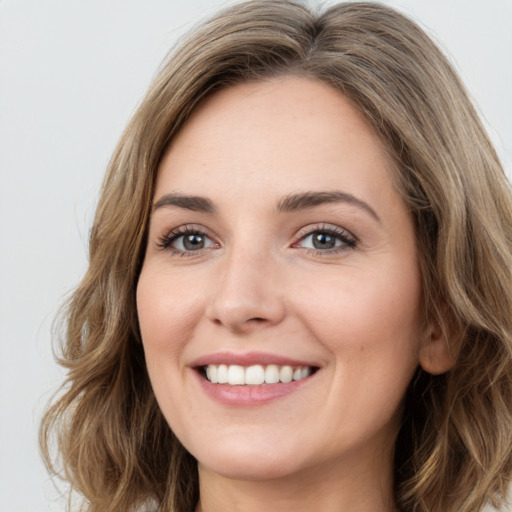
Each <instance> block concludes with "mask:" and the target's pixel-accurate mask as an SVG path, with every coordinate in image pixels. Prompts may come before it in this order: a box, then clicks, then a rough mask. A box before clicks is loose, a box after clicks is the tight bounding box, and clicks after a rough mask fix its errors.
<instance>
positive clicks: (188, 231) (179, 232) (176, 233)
mask: <svg viewBox="0 0 512 512" xmlns="http://www.w3.org/2000/svg"><path fill="white" fill-rule="evenodd" d="M186 235H197V236H202V237H204V238H208V239H210V237H209V236H208V235H207V234H206V233H205V232H204V231H203V230H201V229H199V228H196V227H194V226H190V225H185V226H180V227H178V228H176V229H173V230H172V231H171V232H170V233H169V234H167V235H165V236H163V237H161V238H160V239H159V241H158V247H160V249H162V250H167V251H170V252H171V253H172V254H176V255H179V256H184V257H187V256H196V255H197V254H199V253H202V252H203V251H204V250H206V249H207V248H206V249H205V248H203V249H198V250H196V251H182V250H180V249H175V248H174V247H172V244H173V243H174V242H175V241H176V240H178V239H179V238H181V237H184V236H186Z"/></svg>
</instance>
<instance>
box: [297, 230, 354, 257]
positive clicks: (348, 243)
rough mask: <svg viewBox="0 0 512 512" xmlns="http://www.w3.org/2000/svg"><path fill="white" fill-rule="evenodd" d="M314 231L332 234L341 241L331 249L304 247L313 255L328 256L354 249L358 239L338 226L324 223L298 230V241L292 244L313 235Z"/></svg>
mask: <svg viewBox="0 0 512 512" xmlns="http://www.w3.org/2000/svg"><path fill="white" fill-rule="evenodd" d="M315 233H322V234H325V235H329V236H333V237H334V238H336V239H338V240H340V241H341V245H339V246H337V247H336V246H335V247H334V248H332V249H324V250H321V249H310V248H306V251H307V253H308V254H311V255H314V256H329V255H333V254H339V253H341V252H344V251H346V250H348V249H355V248H356V247H357V243H358V240H357V238H356V237H355V236H354V235H352V234H351V233H349V232H348V231H347V230H345V229H343V228H340V227H338V226H330V225H329V226H327V225H325V224H322V225H319V226H315V227H313V228H311V227H307V228H304V229H303V230H301V231H300V232H299V236H298V241H297V242H295V243H294V244H293V246H294V247H296V246H297V245H298V244H299V243H300V242H303V241H304V240H306V239H307V238H308V237H310V236H312V235H314V234H315Z"/></svg>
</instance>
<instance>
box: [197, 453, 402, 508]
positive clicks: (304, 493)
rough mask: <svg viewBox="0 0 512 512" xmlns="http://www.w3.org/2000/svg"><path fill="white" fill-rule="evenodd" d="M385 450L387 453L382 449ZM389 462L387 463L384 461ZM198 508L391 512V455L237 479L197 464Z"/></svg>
mask: <svg viewBox="0 0 512 512" xmlns="http://www.w3.org/2000/svg"><path fill="white" fill-rule="evenodd" d="M382 455H383V454H382ZM384 461H385V462H384ZM199 487H200V502H199V504H198V506H197V508H196V512H216V511H219V510H222V511H223V512H261V510H265V511H266V512H282V511H283V510H293V511H294V512H311V510H315V511H318V512H345V511H350V512H393V511H395V510H396V509H395V506H394V503H393V501H394V500H393V475H392V463H391V457H389V456H383V457H379V458H377V459H376V460H373V461H372V462H371V463H370V464H368V463H367V462H362V461H357V460H354V461H351V463H350V464H344V465H343V467H340V464H339V462H337V463H335V464H334V463H333V464H324V465H323V466H322V467H312V468H308V469H306V470H303V471H301V472H300V473H297V474H294V475H292V476H285V477H280V478H272V479H269V480H261V479H259V480H238V479H234V478H228V477H225V476H222V475H219V474H218V473H215V472H213V471H211V470H209V469H208V468H205V467H204V466H202V465H199Z"/></svg>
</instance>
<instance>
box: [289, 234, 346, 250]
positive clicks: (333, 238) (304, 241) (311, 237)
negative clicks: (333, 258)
mask: <svg viewBox="0 0 512 512" xmlns="http://www.w3.org/2000/svg"><path fill="white" fill-rule="evenodd" d="M297 245H298V246H300V247H303V248H304V249H311V250H314V251H316V252H337V251H338V250H343V249H346V248H354V247H355V246H356V240H355V238H354V237H353V236H352V235H350V234H349V233H348V232H347V231H345V230H344V229H341V228H328V229H317V230H315V231H312V232H310V233H309V234H307V235H305V236H303V237H302V238H301V240H300V241H299V243H298V244H297Z"/></svg>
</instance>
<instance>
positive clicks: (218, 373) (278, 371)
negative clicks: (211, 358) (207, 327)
mask: <svg viewBox="0 0 512 512" xmlns="http://www.w3.org/2000/svg"><path fill="white" fill-rule="evenodd" d="M205 369H206V378H207V379H208V380H209V381H210V382H211V383H212V384H229V385H231V386H242V385H248V386H259V385H262V384H277V383H278V382H283V383H286V382H291V381H292V380H294V381H295V380H301V379H305V378H306V377H309V376H310V375H311V367H309V366H298V367H295V368H294V367H292V366H288V365H284V366H278V365H276V364H269V365H267V366H263V365H260V364H255V365H253V366H248V367H244V366H240V365H237V364H232V365H226V364H219V365H217V364H210V365H208V366H206V368H205Z"/></svg>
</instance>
